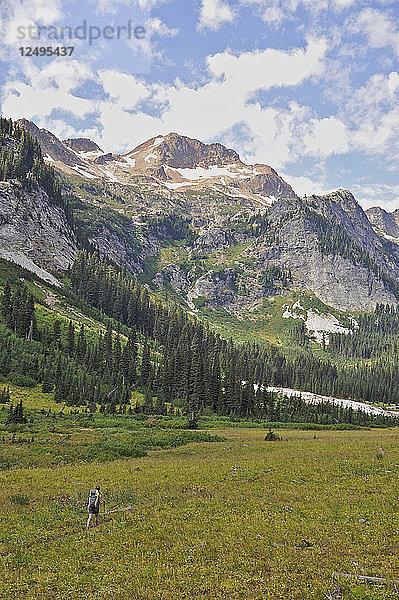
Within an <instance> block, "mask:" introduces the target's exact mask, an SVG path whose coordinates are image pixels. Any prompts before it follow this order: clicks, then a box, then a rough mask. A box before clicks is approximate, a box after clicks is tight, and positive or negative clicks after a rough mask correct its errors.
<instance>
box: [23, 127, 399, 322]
mask: <svg viewBox="0 0 399 600" xmlns="http://www.w3.org/2000/svg"><path fill="white" fill-rule="evenodd" d="M20 124H21V125H22V126H23V127H25V128H26V129H28V130H29V131H30V132H31V133H32V134H33V135H36V137H37V139H38V140H39V142H40V144H41V146H42V150H43V153H44V156H45V160H47V161H48V162H50V163H51V164H52V165H54V166H55V167H56V168H57V169H58V170H59V171H60V172H62V173H63V175H64V177H65V176H66V180H67V181H69V182H70V183H68V184H67V188H68V193H71V190H72V207H74V206H75V212H74V215H75V218H77V219H78V220H79V219H80V220H81V222H82V226H83V227H84V228H85V231H86V235H87V240H88V242H90V243H91V244H93V245H95V246H96V247H97V248H98V249H99V250H100V252H102V253H103V254H104V255H108V256H110V257H111V258H112V259H113V260H115V261H116V262H119V263H120V264H122V265H124V266H126V267H127V268H128V269H129V270H131V271H132V272H133V273H135V274H136V275H139V276H143V277H145V281H146V282H147V284H148V285H150V286H151V287H153V288H154V289H155V290H157V289H158V290H165V291H167V290H170V291H172V292H173V294H175V295H176V298H178V299H180V300H181V301H183V302H185V303H186V304H187V305H188V306H189V307H190V308H191V310H195V311H197V310H201V309H203V308H207V307H209V308H217V307H221V308H223V309H224V310H226V311H227V312H229V313H231V314H235V315H237V316H238V317H240V318H241V316H242V315H243V314H244V313H246V314H255V313H257V311H260V310H261V309H262V306H263V303H264V300H265V299H267V298H273V297H274V296H276V295H286V294H289V293H290V290H308V291H309V292H310V293H313V294H315V295H316V296H317V297H318V298H320V299H321V300H322V301H323V302H325V303H326V304H327V305H330V306H332V307H335V308H336V309H339V310H343V311H348V310H349V311H350V310H371V309H373V308H374V306H375V305H376V303H388V304H396V303H397V301H398V298H399V283H398V282H399V246H397V245H396V244H395V243H393V242H392V241H390V240H388V239H386V235H385V237H384V235H382V234H381V233H380V231H379V229H378V228H377V226H376V224H375V222H374V223H373V218H374V220H375V218H376V217H372V216H370V215H371V213H370V211H369V213H368V215H367V214H366V213H365V212H364V211H363V210H362V208H361V207H360V205H359V204H358V203H357V202H356V200H355V198H354V196H353V195H352V194H351V193H350V192H349V191H347V190H337V191H336V192H332V193H330V194H326V195H324V196H315V195H313V196H311V197H305V198H303V199H301V198H299V197H298V196H297V195H296V194H295V192H294V190H293V189H292V188H291V187H290V186H289V185H288V184H287V183H286V182H285V181H284V179H283V178H281V177H280V176H279V175H278V173H277V172H276V171H274V169H272V168H271V167H269V166H267V165H245V164H244V163H243V162H242V161H241V160H240V157H239V155H238V154H237V153H236V152H235V151H234V150H230V149H227V148H225V147H224V146H222V145H221V144H209V145H207V144H203V143H202V142H199V141H198V140H192V139H190V138H187V137H185V136H180V135H178V134H176V133H172V134H169V135H166V136H158V137H155V138H151V139H150V140H148V141H147V142H144V143H143V144H140V145H139V146H137V147H136V148H134V149H133V150H132V151H131V152H129V153H127V154H125V155H124V156H120V155H114V154H112V153H109V154H104V153H102V151H101V149H100V148H99V147H98V146H97V145H96V144H94V143H93V142H91V141H90V140H86V139H84V138H78V139H77V140H65V141H64V142H61V141H60V140H58V139H57V138H56V137H55V136H53V134H51V132H46V130H39V129H38V128H37V127H36V126H35V125H34V124H29V122H26V121H20ZM73 198H75V200H73ZM368 217H369V218H368ZM385 220H387V219H385ZM388 220H389V219H388ZM387 235H389V234H387ZM61 252H63V250H61V249H60V254H61ZM40 260H41V259H40V257H39V262H40ZM57 260H58V262H57V261H55V262H54V266H55V268H59V269H60V270H62V269H63V266H62V265H61V264H60V260H61V259H60V257H58V259H57Z"/></svg>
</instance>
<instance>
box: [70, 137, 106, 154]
mask: <svg viewBox="0 0 399 600" xmlns="http://www.w3.org/2000/svg"><path fill="white" fill-rule="evenodd" d="M62 143H63V144H64V146H67V147H68V148H71V150H73V151H74V152H85V153H86V152H89V153H90V154H92V153H98V154H103V150H101V148H100V146H98V145H97V144H96V143H95V142H93V141H92V140H89V138H69V139H68V140H62Z"/></svg>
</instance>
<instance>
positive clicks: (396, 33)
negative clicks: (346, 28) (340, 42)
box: [353, 8, 399, 56]
mask: <svg viewBox="0 0 399 600" xmlns="http://www.w3.org/2000/svg"><path fill="white" fill-rule="evenodd" d="M396 24H397V19H396V20H393V19H390V18H389V16H388V14H386V13H384V12H381V11H379V10H377V9H374V8H365V9H364V10H362V11H361V13H360V14H359V17H358V19H357V22H356V24H355V25H354V27H353V29H354V30H355V31H361V32H362V33H364V34H365V35H366V37H367V39H368V42H369V44H370V46H371V47H372V48H386V47H389V46H390V47H392V49H393V51H394V52H395V53H396V55H397V56H399V30H398V28H397V26H396Z"/></svg>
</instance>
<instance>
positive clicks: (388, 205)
mask: <svg viewBox="0 0 399 600" xmlns="http://www.w3.org/2000/svg"><path fill="white" fill-rule="evenodd" d="M352 191H353V193H354V194H355V196H356V198H357V200H358V201H359V203H360V204H361V205H362V207H363V208H364V209H367V208H371V207H372V206H380V207H381V208H383V209H385V210H386V211H388V212H392V211H393V210H397V209H398V208H399V185H389V184H381V183H380V184H378V183H376V184H365V185H360V184H354V185H353V186H352Z"/></svg>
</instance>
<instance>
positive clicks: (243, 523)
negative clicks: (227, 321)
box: [0, 429, 399, 600]
mask: <svg viewBox="0 0 399 600" xmlns="http://www.w3.org/2000/svg"><path fill="white" fill-rule="evenodd" d="M221 433H223V435H225V436H226V437H227V438H228V439H227V441H224V442H220V443H214V444H205V443H200V444H191V445H189V446H183V447H180V448H176V449H173V450H159V451H155V452H153V453H152V454H151V456H149V457H143V458H136V459H132V460H125V461H113V462H109V463H105V464H76V465H68V466H62V467H58V468H52V469H46V468H40V469H33V470H32V469H30V470H24V469H20V470H17V471H3V472H2V473H0V518H1V523H2V527H1V532H0V556H1V565H2V566H1V570H2V573H1V577H0V581H1V583H0V597H1V598H7V599H10V600H12V599H18V600H20V599H21V598H25V599H28V600H29V599H32V600H33V599H35V600H36V599H46V600H47V599H61V598H62V599H64V598H72V599H83V598H93V599H95V600H96V599H100V598H101V599H105V600H108V599H109V600H111V599H112V600H122V599H135V598H137V599H143V600H144V599H146V600H147V599H148V600H153V599H154V600H155V599H157V600H158V599H161V598H162V599H163V600H172V599H173V600H183V599H184V600H188V599H190V600H191V599H192V598H204V599H208V598H209V599H217V598H218V599H219V598H220V599H222V598H223V599H226V600H227V599H229V600H230V599H232V600H238V599H240V600H249V599H251V600H252V599H254V600H255V599H256V600H258V599H259V600H260V599H264V598H267V599H269V600H294V599H295V600H296V599H298V600H299V599H301V600H322V599H324V598H326V594H327V593H328V592H332V590H333V589H334V587H335V586H336V585H339V586H340V588H341V592H340V593H341V596H342V598H343V599H344V600H355V599H357V598H364V599H367V600H387V599H390V598H396V597H397V596H396V593H395V591H394V590H393V588H392V587H389V586H375V585H374V586H372V585H368V584H359V583H356V582H345V581H338V582H336V581H333V579H332V573H333V572H334V571H339V572H346V573H353V574H363V575H371V576H373V575H374V576H383V577H385V578H388V579H394V578H396V579H397V578H398V560H397V541H398V535H397V533H398V532H397V523H396V520H397V518H396V517H397V510H398V499H397V498H398V491H399V490H398V487H399V486H398V477H397V475H398V470H399V465H398V464H397V463H398V459H397V452H398V446H399V444H398V440H399V432H398V431H397V430H383V431H381V430H378V431H356V432H324V431H323V432H317V434H316V437H315V434H314V433H313V432H303V431H298V432H294V431H284V432H282V436H283V438H284V441H281V442H265V441H264V433H265V432H264V431H262V430H248V429H247V430H240V429H234V430H232V429H229V430H224V431H222V432H221ZM379 448H383V452H384V453H383V455H382V456H381V457H380V458H377V453H378V452H379ZM72 482H74V483H72ZM97 484H99V485H101V487H102V490H103V494H104V499H105V500H106V509H107V510H108V509H112V508H117V507H126V506H127V505H131V506H132V507H133V510H132V511H126V512H121V513H112V514H110V515H109V516H107V517H106V518H105V519H104V518H103V519H102V522H101V526H100V527H99V528H98V530H91V531H90V532H89V533H86V532H85V531H84V529H83V527H84V521H85V516H86V515H85V510H84V508H82V507H83V505H84V502H85V498H86V493H87V490H88V489H89V488H90V487H91V486H93V485H97ZM21 497H25V498H26V499H27V503H25V501H24V498H21ZM304 539H305V540H307V541H308V543H309V544H310V545H309V547H305V544H304V542H302V540H304Z"/></svg>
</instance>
